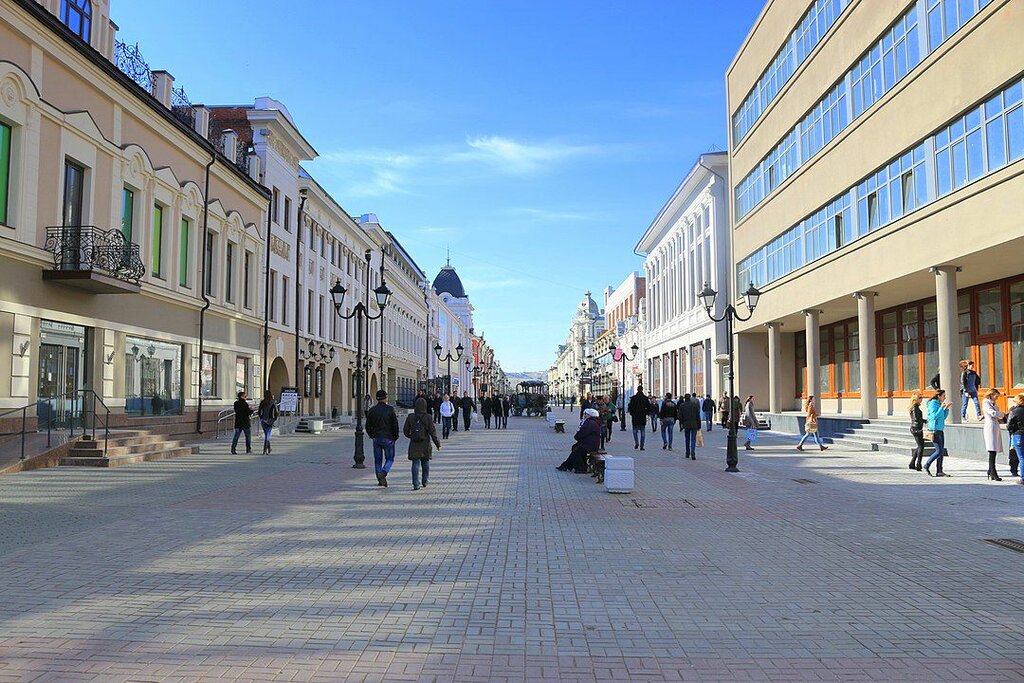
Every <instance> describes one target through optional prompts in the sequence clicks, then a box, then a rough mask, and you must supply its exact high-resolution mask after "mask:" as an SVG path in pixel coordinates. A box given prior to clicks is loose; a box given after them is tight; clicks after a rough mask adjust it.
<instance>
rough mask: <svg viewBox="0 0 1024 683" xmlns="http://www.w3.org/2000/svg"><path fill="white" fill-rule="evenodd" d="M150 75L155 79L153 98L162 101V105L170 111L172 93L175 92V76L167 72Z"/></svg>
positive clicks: (154, 72) (155, 72)
mask: <svg viewBox="0 0 1024 683" xmlns="http://www.w3.org/2000/svg"><path fill="white" fill-rule="evenodd" d="M150 75H151V77H152V79H153V93H152V95H153V97H155V98H157V99H158V100H160V104H162V105H164V106H165V107H167V108H168V109H170V108H171V92H173V90H174V76H172V75H171V74H169V73H167V72H166V71H153V72H151V74H150Z"/></svg>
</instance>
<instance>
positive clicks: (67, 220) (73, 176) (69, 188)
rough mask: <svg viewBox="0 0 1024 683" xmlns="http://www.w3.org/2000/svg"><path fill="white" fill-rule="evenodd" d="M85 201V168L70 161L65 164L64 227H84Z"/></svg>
mask: <svg viewBox="0 0 1024 683" xmlns="http://www.w3.org/2000/svg"><path fill="white" fill-rule="evenodd" d="M84 201H85V168H83V167H82V166H79V165H78V164H76V163H75V162H73V161H71V160H70V159H68V160H66V161H65V162H64V206H63V212H62V215H63V224H64V225H66V226H72V225H74V226H80V225H82V213H83V210H84Z"/></svg>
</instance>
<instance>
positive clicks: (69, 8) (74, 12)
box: [60, 0, 92, 43]
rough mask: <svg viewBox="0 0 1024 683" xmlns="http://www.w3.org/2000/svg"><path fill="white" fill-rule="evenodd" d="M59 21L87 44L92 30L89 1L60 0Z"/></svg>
mask: <svg viewBox="0 0 1024 683" xmlns="http://www.w3.org/2000/svg"><path fill="white" fill-rule="evenodd" d="M60 20H61V21H63V22H64V24H65V25H66V26H67V27H68V28H70V29H71V30H72V31H73V32H74V33H75V34H76V35H77V36H78V37H79V38H81V39H82V40H84V41H85V42H87V43H88V42H89V37H90V35H91V29H92V2H90V0H60Z"/></svg>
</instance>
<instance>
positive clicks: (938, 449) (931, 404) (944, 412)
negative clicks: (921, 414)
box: [924, 389, 949, 477]
mask: <svg viewBox="0 0 1024 683" xmlns="http://www.w3.org/2000/svg"><path fill="white" fill-rule="evenodd" d="M947 417H949V401H947V400H946V392H945V390H943V389H939V390H938V391H936V392H935V395H934V396H932V398H931V400H929V401H928V418H927V419H928V429H930V430H931V432H932V443H934V444H935V452H934V453H932V455H931V457H930V458H928V462H926V463H925V464H924V469H925V471H926V472H928V476H936V477H948V476H949V475H948V474H946V473H945V472H943V471H942V459H943V458H944V457H945V456H946V438H945V434H944V433H943V430H944V429H945V427H946V418H947ZM936 460H938V461H939V464H938V466H937V467H936V468H935V474H934V475H932V471H931V469H930V468H931V466H932V463H933V462H935V461H936Z"/></svg>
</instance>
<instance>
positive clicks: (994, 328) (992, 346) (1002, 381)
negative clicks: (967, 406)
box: [974, 286, 1008, 410]
mask: <svg viewBox="0 0 1024 683" xmlns="http://www.w3.org/2000/svg"><path fill="white" fill-rule="evenodd" d="M1003 301H1004V299H1003V288H1002V286H996V287H989V288H986V289H979V290H978V291H976V292H975V310H976V311H977V327H976V328H975V347H974V354H975V358H974V360H975V362H976V363H977V366H978V374H979V375H980V376H981V389H980V391H979V392H978V393H979V396H978V398H979V400H980V399H981V398H982V396H983V395H984V394H985V392H987V391H988V390H989V389H992V388H995V389H998V390H999V391H1000V393H1001V394H1002V395H1001V396H1000V397H999V401H997V403H998V404H999V406H1000V408H1001V409H1002V410H1006V407H1007V402H1006V391H1007V389H1008V387H1007V382H1006V357H1005V353H1006V343H1005V342H1006V341H1007V339H1006V326H1005V324H1004V323H1005V321H1004V320H1003V308H1004V307H1003Z"/></svg>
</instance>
